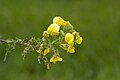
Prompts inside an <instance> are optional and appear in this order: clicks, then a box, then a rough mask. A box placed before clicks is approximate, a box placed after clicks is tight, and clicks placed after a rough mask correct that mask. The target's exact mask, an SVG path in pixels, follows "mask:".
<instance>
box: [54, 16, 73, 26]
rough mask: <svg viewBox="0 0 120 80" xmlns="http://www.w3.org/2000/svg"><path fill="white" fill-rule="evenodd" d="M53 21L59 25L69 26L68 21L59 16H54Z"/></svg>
mask: <svg viewBox="0 0 120 80" xmlns="http://www.w3.org/2000/svg"><path fill="white" fill-rule="evenodd" d="M53 23H55V24H58V25H59V26H71V24H70V22H69V21H65V20H64V19H62V18H61V17H54V19H53Z"/></svg>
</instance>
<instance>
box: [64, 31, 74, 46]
mask: <svg viewBox="0 0 120 80" xmlns="http://www.w3.org/2000/svg"><path fill="white" fill-rule="evenodd" d="M65 41H66V42H67V43H68V44H71V43H73V41H74V35H73V34H71V33H67V34H65Z"/></svg>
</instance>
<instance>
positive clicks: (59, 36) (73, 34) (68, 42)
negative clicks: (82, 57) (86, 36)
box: [0, 17, 82, 69]
mask: <svg viewBox="0 0 120 80" xmlns="http://www.w3.org/2000/svg"><path fill="white" fill-rule="evenodd" d="M2 43H7V44H8V48H6V53H5V58H4V61H6V58H7V55H8V53H10V52H11V51H13V50H15V49H16V45H22V46H23V47H24V49H23V52H22V55H23V59H24V58H25V56H26V55H27V54H28V53H29V52H32V51H35V52H37V53H38V57H37V59H38V62H39V63H40V64H41V63H44V64H45V65H46V66H47V68H48V69H49V63H50V62H53V63H54V64H55V63H56V62H58V61H62V60H63V58H61V57H60V53H59V50H58V47H60V48H61V49H63V50H65V51H66V53H75V45H77V44H81V43H82V37H81V36H80V34H79V32H77V31H76V30H74V27H73V26H72V25H71V23H70V22H69V21H65V20H64V19H63V18H61V17H54V19H53V23H52V24H50V25H49V27H48V28H47V30H45V31H44V32H43V34H42V39H40V38H34V37H32V38H31V39H28V40H22V39H19V38H16V39H7V40H4V39H1V37H0V44H2ZM48 56H49V57H50V59H49V58H47V57H48Z"/></svg>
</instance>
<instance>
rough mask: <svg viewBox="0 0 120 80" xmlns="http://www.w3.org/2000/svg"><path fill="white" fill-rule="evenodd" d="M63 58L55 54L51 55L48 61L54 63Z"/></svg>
mask: <svg viewBox="0 0 120 80" xmlns="http://www.w3.org/2000/svg"><path fill="white" fill-rule="evenodd" d="M62 60H63V59H62V58H61V57H59V56H57V55H53V57H52V58H51V59H50V62H53V63H54V64H55V63H56V62H58V61H62Z"/></svg>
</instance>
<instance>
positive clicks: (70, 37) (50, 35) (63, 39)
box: [36, 17, 82, 63]
mask: <svg viewBox="0 0 120 80" xmlns="http://www.w3.org/2000/svg"><path fill="white" fill-rule="evenodd" d="M81 43H82V37H81V36H80V34H79V32H77V31H75V30H74V28H73V26H72V25H71V23H70V22H69V21H65V20H64V19H63V18H61V17H54V19H53V23H52V24H50V26H49V27H48V28H47V30H46V31H44V32H43V37H42V44H40V46H39V49H37V50H36V51H37V53H39V54H40V57H41V56H44V58H45V62H47V63H49V60H47V58H46V56H47V55H48V54H52V57H51V58H50V62H53V63H56V62H58V61H62V60H63V59H62V58H61V57H60V54H59V50H58V49H57V48H56V46H59V47H60V48H62V49H64V50H66V52H67V53H75V47H74V46H75V44H81ZM38 59H39V60H38V61H39V62H40V58H38Z"/></svg>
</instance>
